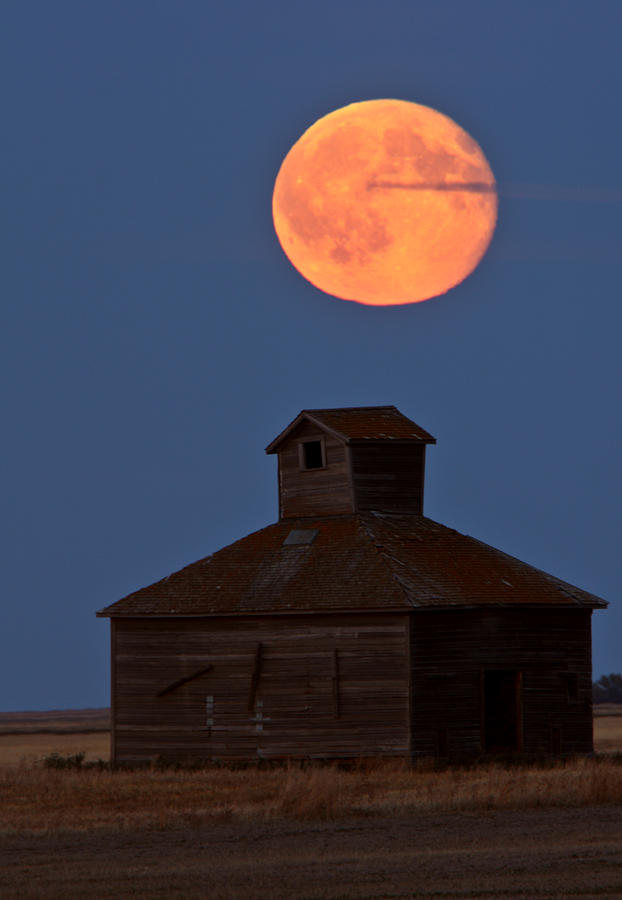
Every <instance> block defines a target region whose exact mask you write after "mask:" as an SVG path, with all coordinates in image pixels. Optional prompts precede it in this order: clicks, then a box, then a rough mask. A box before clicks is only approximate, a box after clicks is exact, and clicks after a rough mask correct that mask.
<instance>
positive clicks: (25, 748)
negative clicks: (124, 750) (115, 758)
mask: <svg viewBox="0 0 622 900" xmlns="http://www.w3.org/2000/svg"><path fill="white" fill-rule="evenodd" d="M50 753H60V754H61V755H62V756H72V755H74V754H76V753H84V755H85V759H86V760H87V761H91V760H95V759H105V760H107V759H109V758H110V734H109V733H108V732H106V731H101V732H93V733H88V734H81V733H68V734H49V733H35V732H32V733H31V732H26V733H24V734H0V766H15V765H18V764H26V763H31V764H32V763H35V762H40V761H41V760H42V759H43V757H45V756H49V754H50Z"/></svg>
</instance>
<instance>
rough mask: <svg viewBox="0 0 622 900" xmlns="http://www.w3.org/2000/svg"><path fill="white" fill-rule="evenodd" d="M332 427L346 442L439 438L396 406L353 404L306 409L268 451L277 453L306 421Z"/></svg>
mask: <svg viewBox="0 0 622 900" xmlns="http://www.w3.org/2000/svg"><path fill="white" fill-rule="evenodd" d="M305 420H306V421H309V422H312V423H313V424H315V425H317V426H318V427H319V428H321V429H322V430H323V431H329V432H330V433H331V434H333V435H334V436H335V437H337V438H339V439H340V440H342V441H343V442H344V443H345V444H349V443H351V442H352V441H416V442H418V443H425V444H435V443H436V439H435V438H433V437H432V435H431V434H428V432H427V431H425V430H424V429H423V428H421V427H420V426H419V425H417V424H416V423H415V422H413V421H412V419H409V418H407V416H405V415H403V414H402V413H401V412H400V411H399V409H397V408H396V407H395V406H352V407H347V408H340V409H303V410H302V412H300V413H299V414H298V415H297V416H296V418H295V419H294V420H293V422H291V423H290V424H289V425H288V426H287V428H285V429H284V430H283V431H282V432H281V433H280V434H279V435H277V437H275V439H274V440H273V441H272V442H271V443H270V444H268V446H267V447H266V453H277V452H278V449H279V447H280V445H281V444H282V443H283V441H285V440H287V438H288V437H289V436H290V435H291V434H292V433H293V432H294V431H295V430H296V428H297V427H298V426H299V425H300V423H301V422H303V421H305Z"/></svg>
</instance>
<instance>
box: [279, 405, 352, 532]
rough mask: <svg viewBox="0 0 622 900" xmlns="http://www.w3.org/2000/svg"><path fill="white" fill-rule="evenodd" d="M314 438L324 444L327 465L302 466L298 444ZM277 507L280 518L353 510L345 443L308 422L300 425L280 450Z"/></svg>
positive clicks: (335, 514) (335, 513) (349, 511)
mask: <svg viewBox="0 0 622 900" xmlns="http://www.w3.org/2000/svg"><path fill="white" fill-rule="evenodd" d="M315 440H318V441H319V440H321V441H323V443H324V449H325V455H326V466H325V468H322V469H304V468H301V466H300V456H299V449H298V448H299V444H300V443H302V442H304V441H315ZM279 508H280V512H281V518H283V519H286V518H292V517H296V516H309V515H311V516H313V515H326V516H337V515H344V514H348V513H352V512H354V508H353V504H352V486H351V483H350V469H349V465H348V460H347V450H346V447H345V445H344V444H342V443H341V442H340V441H338V440H337V439H336V438H334V437H332V436H331V435H330V434H327V433H325V432H324V431H321V430H319V429H318V428H317V427H316V426H315V425H312V424H311V423H308V422H307V423H304V424H303V425H301V427H300V428H298V429H297V431H296V432H295V434H294V435H293V436H292V439H291V440H290V441H289V442H288V443H287V444H286V445H285V446H284V447H283V449H282V450H281V452H280V453H279Z"/></svg>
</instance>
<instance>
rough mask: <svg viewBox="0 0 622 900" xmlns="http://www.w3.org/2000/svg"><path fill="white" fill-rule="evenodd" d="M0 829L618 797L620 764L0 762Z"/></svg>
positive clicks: (17, 831) (613, 800) (170, 824)
mask: <svg viewBox="0 0 622 900" xmlns="http://www.w3.org/2000/svg"><path fill="white" fill-rule="evenodd" d="M0 798H1V799H0V823H1V824H0V833H3V834H5V835H24V834H58V833H59V832H75V831H99V830H108V831H110V830H112V831H128V830H132V831H137V830H164V829H171V828H187V827H199V826H202V825H207V824H210V823H216V822H223V821H233V820H236V821H247V822H248V821H255V822H268V821H275V820H282V819H294V820H298V821H327V820H338V819H344V818H350V817H354V816H375V817H378V816H381V817H384V816H395V815H404V814H407V815H416V814H418V813H430V812H452V811H456V812H457V811H461V812H481V811H488V810H519V809H522V810H524V809H533V808H538V807H574V808H579V807H586V806H594V805H610V804H622V765H620V764H619V763H616V761H615V760H613V759H609V760H608V759H592V760H587V759H580V760H574V761H569V762H566V763H559V764H557V765H554V766H547V767H539V766H536V765H533V766H524V767H512V768H507V767H504V766H502V765H499V764H489V765H486V766H480V767H475V768H470V769H460V768H451V769H447V770H445V771H435V770H433V769H431V768H430V769H428V770H425V769H421V768H419V769H412V768H408V767H407V766H406V765H405V764H404V763H402V762H378V763H375V764H362V765H360V766H358V767H355V768H354V769H350V770H344V769H341V768H339V767H337V766H333V765H326V766H311V767H303V766H299V765H289V766H286V767H282V768H273V769H257V768H247V769H238V770H232V769H226V768H207V769H201V770H195V771H171V770H164V771H157V770H138V771H122V770H121V771H110V770H107V771H98V770H91V769H89V770H86V771H75V770H55V769H45V768H43V767H42V766H37V765H27V764H24V765H21V766H17V767H15V766H11V767H7V766H3V767H0Z"/></svg>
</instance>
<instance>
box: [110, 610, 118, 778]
mask: <svg viewBox="0 0 622 900" xmlns="http://www.w3.org/2000/svg"><path fill="white" fill-rule="evenodd" d="M116 721H117V623H116V620H115V619H114V618H111V619H110V764H111V765H112V766H113V767H114V766H116V764H117V742H116Z"/></svg>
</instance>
